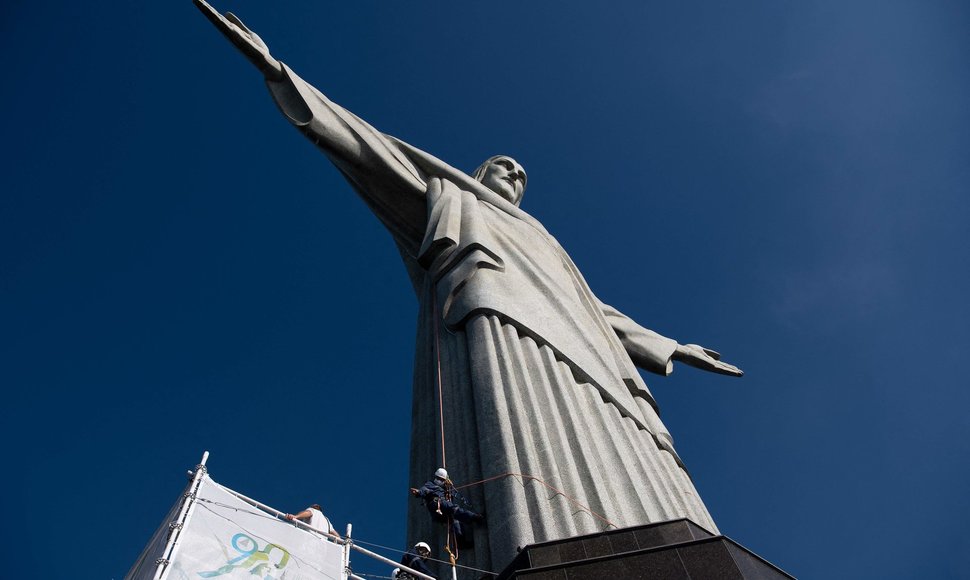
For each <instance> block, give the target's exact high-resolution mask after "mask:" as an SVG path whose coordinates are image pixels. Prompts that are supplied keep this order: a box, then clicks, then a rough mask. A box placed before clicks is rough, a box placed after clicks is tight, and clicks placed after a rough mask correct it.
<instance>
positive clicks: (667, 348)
mask: <svg viewBox="0 0 970 580" xmlns="http://www.w3.org/2000/svg"><path fill="white" fill-rule="evenodd" d="M267 84H268V86H269V89H270V92H271V94H272V95H273V98H274V99H275V100H276V102H277V104H278V105H279V107H280V110H281V111H282V112H283V114H284V115H285V116H286V117H287V118H288V119H289V120H290V122H292V123H293V124H294V125H295V126H296V127H297V128H299V130H300V131H301V132H303V133H304V135H306V136H307V138H309V139H310V140H311V141H313V142H314V143H315V144H316V145H317V146H318V147H320V148H321V149H322V150H323V151H324V153H326V154H327V156H328V157H329V158H330V160H331V161H332V162H333V163H334V165H336V167H337V168H338V169H339V170H340V171H341V172H342V173H343V175H344V176H345V177H346V178H347V180H348V181H349V182H350V184H351V185H352V186H353V187H354V189H355V190H356V191H357V193H358V194H359V195H360V196H361V197H362V198H363V200H364V201H365V203H367V205H368V207H370V209H371V210H372V211H373V212H374V214H375V215H376V216H377V217H378V219H380V221H381V222H382V223H383V224H384V225H385V226H386V227H387V229H388V230H389V231H390V233H391V235H392V237H393V238H394V241H395V242H396V244H397V246H398V249H399V250H400V253H401V257H402V258H403V260H404V264H405V266H406V268H407V271H408V274H409V276H410V278H411V282H412V284H413V286H414V289H415V292H416V294H417V297H418V301H419V304H420V309H419V315H418V334H417V349H416V351H417V352H416V356H415V369H414V390H413V409H412V412H413V415H412V431H411V466H410V480H411V481H412V482H420V481H424V480H426V479H427V478H428V477H430V475H431V474H432V473H433V472H434V470H435V469H436V468H437V467H440V466H442V465H444V464H445V463H446V461H445V460H447V465H446V467H447V468H448V470H449V473H450V474H451V475H452V477H453V478H454V479H455V481H456V484H457V485H459V486H461V485H462V483H463V482H473V481H480V480H486V479H489V478H493V477H496V476H503V475H505V474H508V473H513V474H516V475H512V476H503V477H497V478H496V479H492V480H490V481H488V482H486V483H484V484H482V485H475V486H471V487H468V488H465V489H463V490H462V491H463V493H464V495H465V496H467V497H469V498H470V499H471V503H472V508H473V509H475V510H477V511H484V512H485V513H486V515H487V522H486V523H484V524H478V525H477V526H475V547H474V549H473V550H464V551H462V553H461V555H460V560H459V563H461V564H463V565H469V566H474V567H477V568H483V569H489V570H493V571H496V572H497V571H499V570H500V569H501V568H502V567H504V566H505V565H506V564H508V563H509V562H510V561H511V559H512V558H513V557H514V556H515V554H516V548H518V547H520V546H525V545H527V544H530V543H534V542H540V541H546V540H552V539H557V538H562V537H568V536H573V535H578V534H586V533H592V532H596V531H601V530H605V529H607V528H609V527H612V526H616V527H625V526H631V525H637V524H644V523H650V522H658V521H665V520H670V519H675V518H680V517H688V518H690V519H692V520H693V521H695V522H696V523H698V524H700V525H702V526H704V527H707V528H708V529H710V530H711V531H715V532H716V528H715V526H714V522H713V521H712V520H711V517H710V515H709V514H708V512H707V509H706V508H705V507H704V504H703V503H702V502H701V500H700V498H699V497H698V495H697V492H696V491H695V489H694V486H693V484H692V483H691V481H690V478H689V476H688V474H687V472H686V471H685V469H684V466H683V463H682V462H681V461H680V458H679V457H678V456H677V454H676V452H675V451H674V449H673V442H672V440H671V438H670V435H669V433H668V432H667V430H666V428H665V427H664V425H663V423H662V422H661V421H660V418H659V416H658V414H657V408H656V404H655V402H654V400H653V397H652V396H651V395H650V392H649V391H648V389H647V387H646V385H645V384H644V382H643V380H642V378H641V377H640V375H639V373H638V372H637V371H636V368H635V366H634V361H636V365H637V366H640V367H641V368H644V369H646V370H650V371H653V372H657V373H660V374H666V373H668V372H669V371H670V366H671V363H670V357H671V356H672V354H673V352H674V350H675V348H676V342H674V341H673V340H670V339H667V338H664V337H662V336H660V335H658V334H656V333H654V332H652V331H649V330H647V329H645V328H643V327H641V326H639V325H638V324H636V323H635V322H633V321H632V320H630V319H629V318H627V317H625V316H624V315H622V314H621V313H619V312H618V311H616V310H615V309H613V308H611V307H609V306H606V305H605V304H602V303H601V302H600V301H599V300H598V299H597V298H596V297H595V296H594V295H593V293H592V292H591V291H590V289H589V287H588V286H587V284H586V282H585V280H584V279H583V277H582V275H581V274H580V273H579V271H578V270H577V268H576V266H575V265H574V264H573V262H572V261H571V260H570V258H569V256H568V255H567V254H566V252H565V251H564V250H563V249H562V248H561V247H560V245H559V244H558V242H557V241H556V240H555V238H553V237H552V236H551V235H550V234H549V233H548V232H546V230H545V229H544V228H543V227H542V225H541V224H540V223H539V222H538V221H536V220H535V219H534V218H533V217H531V216H530V215H528V214H527V213H526V212H524V211H523V210H521V209H519V208H518V207H517V206H515V205H513V204H512V203H510V202H508V201H507V200H505V199H504V198H502V197H501V196H499V195H498V194H497V193H495V192H493V191H491V190H489V189H488V188H486V187H484V186H483V185H482V184H480V183H479V182H478V181H476V180H474V179H472V178H471V177H469V176H468V175H467V174H465V173H463V172H461V171H459V170H457V169H455V168H453V167H451V166H449V165H448V164H446V163H444V162H442V161H440V160H438V159H436V158H435V157H433V156H431V155H429V154H427V153H425V152H423V151H420V150H418V149H416V148H414V147H412V146H410V145H408V144H406V143H404V142H401V141H399V140H397V139H395V138H393V137H390V136H388V135H384V134H382V133H380V132H378V131H377V130H375V129H374V128H373V127H371V126H370V125H368V124H367V123H365V122H364V121H362V120H361V119H359V118H357V117H356V116H354V115H353V114H352V113H350V112H348V111H346V110H345V109H343V108H341V107H339V106H338V105H336V104H334V103H332V102H331V101H330V100H329V99H327V98H326V97H325V96H324V95H323V94H321V93H320V92H319V91H317V90H316V89H315V88H313V87H312V86H310V85H309V84H307V83H306V82H305V81H303V80H302V79H300V78H299V77H298V76H297V75H296V74H295V73H293V71H292V70H290V69H289V68H288V67H286V66H285V65H284V78H283V79H282V80H281V81H279V82H268V83H267ZM631 355H632V358H631ZM439 374H440V377H441V393H442V403H443V408H442V410H443V413H442V415H443V417H444V427H443V430H444V437H443V438H444V441H445V450H444V453H445V457H442V449H441V440H442V437H441V434H440V431H439V397H438V384H437V383H438V377H439ZM542 482H544V484H543V483H542ZM408 523H409V525H408V543H409V544H413V543H414V542H417V541H422V540H423V541H427V542H429V543H430V544H431V545H432V546H433V549H434V550H435V552H436V553H437V554H439V555H441V554H442V547H443V546H444V545H445V527H444V526H442V525H440V524H434V523H433V522H432V521H431V520H430V518H429V517H428V514H427V511H426V510H424V509H423V507H422V506H420V505H419V502H417V501H414V500H412V505H411V506H410V509H409V520H408ZM441 557H444V556H441ZM475 577H477V576H475Z"/></svg>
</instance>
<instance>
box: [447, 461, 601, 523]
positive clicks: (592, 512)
mask: <svg viewBox="0 0 970 580" xmlns="http://www.w3.org/2000/svg"><path fill="white" fill-rule="evenodd" d="M511 476H516V477H521V478H522V479H531V480H533V481H537V482H539V483H541V484H542V485H544V486H546V487H548V488H549V489H551V490H552V491H554V492H556V494H557V495H561V496H563V497H564V498H566V499H567V500H569V501H571V502H572V503H573V504H575V505H576V506H578V507H579V508H580V509H581V510H583V511H584V512H586V513H588V514H590V515H591V516H593V517H596V518H599V519H601V520H603V521H604V522H606V523H607V524H609V525H610V526H612V527H614V528H618V527H619V526H617V525H616V524H614V523H613V522H611V521H610V520H608V519H606V516H604V515H602V514H599V513H596V512H594V511H593V510H592V509H591V508H590V507H589V506H588V505H584V504H581V503H579V501H578V500H576V499H575V498H573V497H570V496H569V495H568V494H566V492H564V491H563V490H561V489H559V488H556V487H553V486H551V485H549V484H548V483H546V482H545V481H543V480H542V478H539V477H536V476H534V475H526V474H524V473H514V472H512V471H509V472H507V473H503V474H501V475H494V476H492V477H486V478H485V479H482V480H479V481H473V482H471V483H466V484H464V485H459V486H456V487H455V489H464V488H466V487H471V486H473V485H481V484H483V483H488V482H489V481H495V480H496V479H501V478H503V477H511ZM553 497H555V496H553Z"/></svg>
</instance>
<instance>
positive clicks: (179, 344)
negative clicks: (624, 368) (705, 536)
mask: <svg viewBox="0 0 970 580" xmlns="http://www.w3.org/2000/svg"><path fill="white" fill-rule="evenodd" d="M604 6H605V7H601V8H594V5H593V4H591V3H589V2H563V1H556V2H552V1H548V2H547V1H537V2H502V1H498V2H489V3H461V6H458V5H456V3H448V2H377V1H372V0H370V1H369V0H354V1H353V2H350V1H347V2H324V1H319V0H318V1H309V0H304V1H277V2H253V1H244V0H232V1H230V0H224V1H221V2H217V4H216V7H217V8H219V9H221V10H232V11H234V12H236V13H237V14H238V15H239V16H240V17H242V19H243V20H244V21H245V22H246V23H247V24H249V26H250V27H251V28H253V29H254V30H256V31H257V32H259V33H260V34H261V35H262V37H263V38H264V39H265V40H266V42H267V43H268V44H269V46H270V48H271V49H272V50H273V52H274V54H275V55H276V56H277V57H279V58H280V59H282V60H284V61H285V62H287V63H288V64H290V65H291V66H292V67H293V68H294V69H295V70H297V71H298V72H299V73H300V74H301V75H302V76H303V77H304V78H306V79H308V80H309V81H311V82H313V83H314V84H315V85H316V86H317V87H318V88H319V89H321V90H322V91H324V92H325V93H327V94H328V95H330V96H331V97H332V98H333V99H334V100H335V101H337V102H339V103H341V104H343V105H345V106H347V107H348V108H350V109H351V110H352V111H354V112H356V113H358V114H359V115H360V116H362V117H363V118H365V119H367V120H368V121H370V122H371V123H372V124H374V125H375V126H377V127H378V128H380V129H382V130H383V131H385V132H387V133H390V134H393V135H396V136H398V137H400V138H402V139H404V140H406V141H408V142H410V143H412V144H414V145H416V146H419V147H421V148H423V149H425V150H427V151H430V152H432V153H434V154H435V155H437V156H439V157H441V158H443V159H445V160H447V161H449V162H450V163H452V164H453V165H455V166H457V167H460V168H463V169H466V170H469V171H470V170H472V169H473V168H474V167H475V166H477V165H478V163H479V162H480V161H482V160H484V159H485V158H486V157H488V156H490V155H492V154H495V153H507V154H510V155H512V156H514V157H516V158H517V159H518V160H519V161H521V162H522V163H523V164H524V165H525V167H526V169H527V170H528V171H529V191H528V192H527V193H526V197H525V201H524V203H523V207H524V209H526V211H528V212H530V213H532V214H533V215H535V216H536V217H537V218H539V219H540V220H541V221H542V222H543V223H544V224H545V225H546V227H547V228H548V229H549V230H550V232H552V233H553V235H555V236H556V237H557V238H558V239H559V240H560V242H561V243H562V244H563V246H564V247H565V248H566V249H567V250H568V251H569V252H570V254H571V255H572V257H573V259H574V260H575V261H576V263H577V264H578V265H579V267H580V268H581V269H582V271H583V272H584V274H585V276H586V278H587V280H588V282H589V283H590V286H591V287H592V288H593V290H594V291H595V292H596V293H597V294H598V295H599V296H600V297H601V298H602V299H603V300H604V301H606V302H608V303H611V304H613V305H615V306H617V307H618V308H620V309H621V310H623V311H624V312H626V313H628V314H630V315H631V316H633V317H634V318H636V319H637V320H639V321H640V322H642V323H643V324H644V325H646V326H648V327H651V328H654V329H656V330H658V331H659V332H662V333H664V334H667V335H668V336H671V337H673V338H676V339H678V340H681V341H689V342H698V343H701V344H704V345H706V346H710V347H713V348H716V349H719V350H720V351H721V352H722V353H723V354H724V357H725V359H726V360H728V361H730V362H734V363H736V364H738V365H739V366H741V367H742V368H744V369H745V371H746V372H747V374H746V376H745V377H744V378H743V379H740V380H732V379H729V378H725V377H719V376H713V375H707V374H705V373H701V372H698V371H694V370H693V369H689V368H682V369H679V370H677V371H676V372H675V373H674V374H673V375H672V376H671V377H669V378H666V379H663V378H659V377H658V378H654V377H647V380H648V383H649V384H650V386H651V389H652V391H653V393H654V395H655V396H656V397H657V399H658V400H659V402H660V406H661V411H662V416H663V417H664V420H665V422H666V423H667V425H668V426H669V427H670V429H671V432H672V433H673V435H674V439H675V442H676V445H677V448H678V450H679V452H680V454H681V456H682V457H683V458H684V460H685V461H686V463H687V465H688V466H689V468H690V470H691V473H692V475H693V477H694V479H695V482H696V484H697V487H698V489H699V490H700V493H701V495H702V497H703V498H704V499H705V501H706V502H707V504H708V506H709V508H710V510H711V512H712V514H713V516H714V518H715V520H716V521H717V522H718V524H719V526H720V527H721V530H722V531H723V532H724V533H725V534H727V535H729V536H731V537H733V538H734V539H736V540H737V541H739V542H741V543H742V544H744V545H746V546H747V547H749V548H750V549H752V550H754V551H755V552H757V553H759V554H762V555H763V556H765V557H766V558H768V559H769V560H771V561H772V562H774V563H776V564H777V565H779V566H781V567H782V568H784V569H785V570H787V571H789V572H790V573H792V574H794V575H796V576H798V577H800V578H879V579H885V578H955V577H960V576H963V575H965V574H966V570H967V569H968V567H970V559H968V554H970V540H968V539H967V538H968V535H967V533H966V529H965V523H966V521H967V519H968V518H970V500H968V495H970V494H968V491H970V462H968V450H967V441H968V440H970V420H968V419H967V409H968V407H970V394H968V390H967V383H968V381H967V379H966V372H967V370H966V369H967V360H968V352H970V316H968V310H970V308H968V305H967V296H968V295H970V243H968V239H967V238H968V236H967V231H968V223H970V201H968V191H970V106H968V104H970V35H968V34H967V31H968V30H970V8H968V6H967V4H966V3H965V2H959V1H951V2H946V1H927V0H913V1H911V2H904V1H900V0H880V1H871V2H845V1H842V0H838V1H822V2H813V3H800V2H787V1H782V2H779V1H777V0H771V1H767V0H766V1H760V2H746V3H721V2H705V3H698V2H679V3H667V2H653V1H649V2H642V1H635V2H634V1H630V2H621V1H616V2H609V3H605V5H604ZM0 48H2V52H3V54H4V55H5V57H6V58H5V59H4V71H3V72H4V78H5V81H4V90H3V91H0V104H2V109H3V111H4V113H5V122H4V128H3V135H4V141H5V142H6V147H5V151H6V153H5V154H4V155H3V157H2V159H3V166H4V171H3V182H2V187H0V189H2V192H0V384H2V386H3V387H4V390H3V392H4V396H5V401H4V404H3V406H2V409H3V411H2V413H3V420H2V422H0V425H2V426H0V435H2V436H3V440H4V442H5V447H6V453H5V456H6V465H7V466H6V469H5V470H4V471H5V473H6V477H5V478H4V479H5V486H4V487H5V488H6V490H7V491H6V493H5V494H4V495H3V505H4V509H3V513H4V515H5V518H6V521H5V524H4V525H3V526H2V527H0V540H2V544H3V545H4V546H7V547H8V549H14V548H12V547H15V548H16V550H15V551H13V552H11V553H10V554H9V557H10V558H14V560H12V561H11V562H9V563H10V564H13V563H14V562H16V563H17V565H18V566H19V567H20V572H21V574H23V575H25V577H37V578H52V579H59V578H65V579H89V578H90V579H107V578H116V579H120V578H121V577H122V576H123V575H124V574H125V572H126V571H127V569H128V567H129V566H130V565H131V563H132V562H133V561H134V559H135V558H136V557H137V555H138V553H139V551H140V550H141V548H142V546H143V545H144V544H145V542H147V540H148V538H149V537H150V535H151V533H152V532H153V530H154V529H155V527H156V526H158V525H159V523H160V522H161V520H162V517H163V516H164V514H165V512H166V510H167V508H168V507H169V506H170V505H171V503H172V502H174V501H175V499H176V497H177V495H178V494H179V493H180V492H181V488H182V486H183V484H184V475H183V474H184V471H185V469H187V468H190V467H192V466H193V465H195V463H196V462H197V461H198V459H199V457H200V456H201V454H202V451H203V450H206V449H208V450H209V451H211V452H212V457H211V459H210V470H211V472H212V474H213V476H214V477H215V479H216V480H217V481H219V482H221V483H223V484H225V485H227V486H229V487H232V488H234V489H237V490H239V491H241V492H243V493H245V494H247V495H250V496H253V497H257V498H260V499H262V500H263V501H265V502H266V503H269V504H270V505H273V506H276V507H279V508H281V509H284V510H290V511H293V510H297V509H300V508H302V507H304V506H305V505H306V504H307V503H310V502H314V501H318V502H320V503H321V504H323V505H324V508H325V510H326V511H327V513H328V514H329V515H330V516H331V517H332V519H333V520H334V522H335V523H336V524H337V525H338V527H343V525H344V524H345V523H346V522H348V521H350V522H353V523H354V528H355V535H356V536H357V537H358V538H360V539H362V540H366V541H371V542H375V543H379V544H382V545H388V546H392V547H394V548H401V547H403V544H404V540H405V538H404V514H405V506H406V504H407V502H408V501H409V500H408V497H407V487H408V485H409V483H413V482H409V481H408V480H407V470H406V464H407V448H408V436H409V435H408V433H409V430H408V425H409V421H410V416H409V415H410V376H411V366H412V356H413V346H414V345H413V341H414V334H415V332H414V322H415V318H416V313H417V312H416V311H417V308H416V302H415V300H414V297H413V293H412V290H411V288H410V285H409V283H408V281H407V278H406V275H405V273H404V269H403V267H402V265H401V263H400V259H399V256H398V255H397V253H396V250H395V249H394V247H393V244H392V243H391V240H390V237H389V235H388V234H387V233H386V232H385V231H383V230H382V228H381V226H380V225H379V224H378V222H377V220H376V219H374V217H373V216H372V215H370V213H369V212H368V211H367V209H366V207H365V206H364V204H363V203H362V202H361V201H360V200H359V199H357V198H356V197H355V196H354V194H353V192H352V191H351V190H350V188H349V187H348V186H347V185H346V183H345V182H344V181H343V180H342V178H341V177H340V176H339V174H338V173H337V171H336V170H335V169H334V168H333V167H332V166H330V165H329V164H328V162H327V161H326V160H325V159H324V158H323V156H322V155H320V154H319V153H318V152H317V151H316V150H315V149H314V148H313V147H312V146H310V145H309V144H308V143H306V142H305V141H304V140H303V138H302V137H301V136H300V135H299V134H298V133H297V132H296V131H295V130H294V129H293V128H292V127H290V126H289V124H288V123H287V122H286V121H285V120H283V118H282V117H281V116H280V115H279V113H278V112H277V110H276V108H275V106H274V105H273V103H272V102H271V100H270V98H269V96H268V95H267V93H266V91H265V89H264V87H263V86H262V82H261V80H260V77H259V75H258V74H257V73H256V72H255V71H254V70H252V69H251V68H250V65H249V64H248V63H247V62H246V61H245V60H244V59H243V58H242V57H240V56H239V55H237V54H236V53H235V51H234V49H233V48H232V47H231V46H230V45H229V44H228V43H227V42H226V41H225V40H224V39H223V38H222V37H221V36H220V35H219V34H218V33H217V32H216V31H215V29H213V28H212V27H211V25H210V24H209V23H208V22H207V21H206V20H204V19H203V18H202V16H201V15H200V14H199V13H198V12H197V11H196V9H195V8H194V7H193V6H192V4H191V2H190V1H189V0H182V1H174V2H165V3H161V2H149V3H146V2H123V3H118V2H107V3H106V2H94V3H91V2H48V3H38V2H30V3H28V2H15V3H7V4H5V5H4V6H3V7H2V8H0ZM430 444H433V443H431V442H429V445H430ZM455 475H456V478H458V479H460V474H455ZM356 560H358V561H360V562H361V566H363V561H362V560H361V559H359V558H357V559H356ZM27 562H35V563H43V564H44V565H46V566H47V567H46V568H45V569H44V570H43V571H40V570H38V569H37V568H32V569H27V568H26V567H25V565H26V563H27ZM361 569H362V570H364V568H361ZM35 572H36V575H35Z"/></svg>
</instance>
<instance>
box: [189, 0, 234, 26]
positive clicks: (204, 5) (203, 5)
mask: <svg viewBox="0 0 970 580" xmlns="http://www.w3.org/2000/svg"><path fill="white" fill-rule="evenodd" d="M192 3H193V4H195V7H196V8H198V9H199V10H200V11H201V12H202V15H203V16H205V17H206V18H208V19H209V22H211V23H212V24H214V25H215V27H216V28H218V29H219V30H222V31H223V33H225V32H226V31H227V30H228V28H229V22H227V21H226V19H225V18H224V17H223V16H222V14H219V13H218V12H217V11H216V9H215V8H213V7H212V6H210V5H209V3H208V2H206V1H205V0H192Z"/></svg>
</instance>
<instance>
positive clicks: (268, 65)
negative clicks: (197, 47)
mask: <svg viewBox="0 0 970 580" xmlns="http://www.w3.org/2000/svg"><path fill="white" fill-rule="evenodd" d="M192 2H193V3H194V4H195V6H196V7H197V8H198V9H199V10H201V11H202V14H204V15H205V17H206V18H208V19H209V22H211V23H212V24H213V25H214V26H215V27H216V28H217V29H219V32H221V33H222V34H223V35H225V37H226V38H228V39H229V41H230V42H232V43H233V45H235V47H236V48H238V49H239V51H240V52H242V53H243V55H245V57H246V58H247V59H249V62H251V63H253V64H254V65H255V66H256V68H258V69H259V70H260V71H262V73H263V74H264V75H266V77H267V78H270V79H273V80H276V79H279V78H281V77H282V76H283V67H282V65H281V64H280V61H278V60H276V59H275V58H273V57H272V55H270V53H269V48H268V47H267V46H266V43H265V42H263V39H261V38H260V37H259V35H258V34H256V33H255V32H253V31H252V30H250V29H249V28H247V27H246V25H245V24H243V23H242V20H240V19H239V18H237V17H236V15H235V14H233V13H232V12H226V15H225V16H223V15H222V14H219V13H218V12H216V10H215V8H213V7H212V6H210V5H209V3H208V2H206V1H205V0H192Z"/></svg>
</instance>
